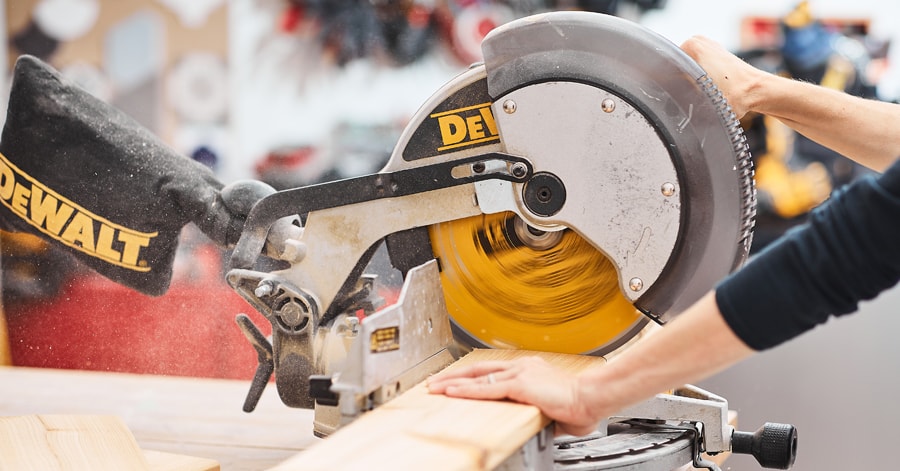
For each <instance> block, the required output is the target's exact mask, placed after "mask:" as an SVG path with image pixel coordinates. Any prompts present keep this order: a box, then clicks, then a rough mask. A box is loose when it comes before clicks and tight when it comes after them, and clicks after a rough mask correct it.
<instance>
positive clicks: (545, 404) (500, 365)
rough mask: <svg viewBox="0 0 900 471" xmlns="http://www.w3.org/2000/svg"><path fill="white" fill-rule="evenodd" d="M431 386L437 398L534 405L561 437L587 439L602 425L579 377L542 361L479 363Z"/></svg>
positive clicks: (439, 377) (435, 378)
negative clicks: (581, 390) (582, 392)
mask: <svg viewBox="0 0 900 471" xmlns="http://www.w3.org/2000/svg"><path fill="white" fill-rule="evenodd" d="M427 384H428V391H429V392H431V393H433V394H446V395H447V396H452V397H464V398H469V399H494V400H498V399H511V400H513V401H516V402H521V403H525V404H532V405H534V406H537V407H538V408H539V409H540V410H541V412H543V413H544V414H545V415H546V416H547V417H549V418H551V419H553V420H555V421H556V431H557V433H565V434H569V435H586V434H589V433H591V432H594V431H595V430H597V424H598V423H599V421H600V418H594V417H592V416H591V414H590V413H589V410H588V408H587V404H586V403H585V401H584V400H582V399H581V398H580V397H579V396H580V394H579V386H578V379H577V377H576V376H574V375H570V374H565V373H563V372H561V371H559V370H557V369H554V368H553V367H552V366H550V364H549V363H547V362H546V361H544V360H543V359H541V358H538V357H526V358H520V359H516V360H512V361H485V362H481V363H476V364H473V365H469V366H466V367H462V368H456V369H454V370H452V371H448V372H443V373H440V374H437V375H435V376H432V377H431V378H429V379H428V383H427Z"/></svg>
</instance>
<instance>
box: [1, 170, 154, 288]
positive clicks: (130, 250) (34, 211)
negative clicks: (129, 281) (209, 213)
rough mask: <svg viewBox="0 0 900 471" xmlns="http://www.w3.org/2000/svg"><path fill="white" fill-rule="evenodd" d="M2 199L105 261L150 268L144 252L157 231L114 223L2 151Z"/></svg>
mask: <svg viewBox="0 0 900 471" xmlns="http://www.w3.org/2000/svg"><path fill="white" fill-rule="evenodd" d="M0 202H2V203H3V205H4V206H6V207H7V208H9V209H10V210H11V211H12V212H13V213H15V214H16V215H18V216H19V217H21V218H22V219H23V220H25V221H26V222H27V223H29V224H31V225H32V226H34V227H35V228H36V229H38V230H39V231H41V232H43V233H44V234H47V235H48V236H50V237H52V238H54V239H56V240H58V241H60V242H62V243H63V244H66V245H68V246H69V247H72V248H74V249H76V250H79V251H81V252H84V253H86V254H88V255H90V256H92V257H96V258H99V259H101V260H103V261H105V262H108V263H111V264H113V265H117V266H120V267H124V268H128V269H131V270H135V271H140V272H148V271H150V267H149V266H147V264H146V262H145V261H142V260H141V251H142V249H143V248H145V247H147V246H149V245H150V240H151V239H153V238H154V237H156V236H157V233H156V232H153V233H146V232H139V231H135V230H133V229H129V228H127V227H124V226H121V225H118V224H115V223H113V222H111V221H109V220H107V219H105V218H103V217H100V216H98V215H96V214H94V213H92V212H90V211H88V210H87V209H85V208H82V207H81V206H79V205H77V204H76V203H74V202H72V201H70V200H69V199H67V198H66V197H64V196H62V195H60V194H59V193H56V192H55V191H53V190H52V189H50V188H48V187H47V186H46V185H44V184H43V183H41V182H39V181H37V180H35V179H34V178H32V177H31V176H30V175H28V174H26V173H25V172H23V171H22V170H20V169H19V168H18V167H16V166H15V165H13V164H12V163H11V162H10V161H9V160H7V158H6V156H4V155H3V154H0Z"/></svg>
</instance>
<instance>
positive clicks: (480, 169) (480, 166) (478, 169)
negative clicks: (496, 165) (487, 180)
mask: <svg viewBox="0 0 900 471" xmlns="http://www.w3.org/2000/svg"><path fill="white" fill-rule="evenodd" d="M484 169H485V165H484V162H475V163H474V164H472V171H473V172H475V173H484Z"/></svg>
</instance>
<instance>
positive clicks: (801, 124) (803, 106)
mask: <svg viewBox="0 0 900 471" xmlns="http://www.w3.org/2000/svg"><path fill="white" fill-rule="evenodd" d="M681 47H682V49H683V50H684V51H685V52H686V53H687V54H688V55H690V56H691V57H693V58H694V60H696V61H697V63H698V64H700V66H701V67H703V69H704V70H705V71H706V72H707V74H708V75H709V77H710V78H711V79H712V80H713V82H715V84H716V85H717V86H718V87H719V89H720V90H721V91H722V93H723V94H724V95H725V98H726V99H727V100H728V102H729V104H730V105H731V106H732V109H733V110H734V112H735V114H736V115H737V116H738V117H739V118H740V117H741V116H743V115H744V114H746V113H747V112H750V111H753V112H757V113H761V114H765V115H769V116H772V117H774V118H777V119H778V120H780V121H782V122H783V123H785V124H786V125H788V126H790V127H791V128H793V129H794V130H796V131H797V132H799V133H800V134H803V135H804V136H806V137H808V138H810V139H812V140H813V141H816V142H818V143H819V144H822V145H824V146H825V147H828V148H830V149H832V150H834V151H836V152H838V153H840V154H842V155H845V156H847V157H849V158H851V159H853V160H855V161H857V162H858V163H860V164H862V165H865V166H867V167H869V168H871V169H874V170H877V171H884V169H885V168H887V167H888V165H890V163H891V162H893V161H894V159H896V158H897V156H900V133H898V132H897V128H896V123H898V122H900V106H897V105H896V104H893V103H887V102H881V101H876V100H868V99H863V98H859V97H855V96H852V95H849V94H847V93H843V92H841V91H837V90H831V89H828V88H825V87H821V86H818V85H814V84H810V83H805V82H801V81H798V80H793V79H789V78H785V77H780V76H777V75H773V74H770V73H768V72H765V71H762V70H759V69H757V68H755V67H753V66H751V65H750V64H747V63H746V62H744V61H742V60H741V59H740V58H738V57H737V56H735V55H734V54H732V53H730V52H728V51H727V50H725V49H724V48H723V47H722V46H721V45H719V44H718V43H716V42H714V41H712V40H710V39H707V38H704V37H702V36H695V37H693V38H691V39H689V40H687V41H686V42H685V43H684V44H683V45H682V46H681Z"/></svg>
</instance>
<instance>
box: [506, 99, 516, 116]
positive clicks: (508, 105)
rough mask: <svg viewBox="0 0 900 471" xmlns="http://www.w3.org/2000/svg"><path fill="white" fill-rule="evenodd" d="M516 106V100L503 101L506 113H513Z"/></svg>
mask: <svg viewBox="0 0 900 471" xmlns="http://www.w3.org/2000/svg"><path fill="white" fill-rule="evenodd" d="M516 107H517V106H516V102H514V101H512V100H506V101H504V102H503V111H505V112H506V114H513V113H515V112H516Z"/></svg>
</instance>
